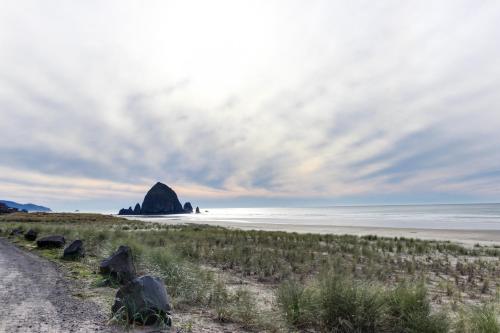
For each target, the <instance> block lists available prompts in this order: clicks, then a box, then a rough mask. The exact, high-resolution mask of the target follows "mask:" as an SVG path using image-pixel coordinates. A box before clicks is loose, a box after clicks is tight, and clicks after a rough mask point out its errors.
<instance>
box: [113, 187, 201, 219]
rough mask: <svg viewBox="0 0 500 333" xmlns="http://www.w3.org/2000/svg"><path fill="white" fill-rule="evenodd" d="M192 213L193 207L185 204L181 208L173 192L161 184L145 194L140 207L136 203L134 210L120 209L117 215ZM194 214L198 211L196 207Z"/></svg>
mask: <svg viewBox="0 0 500 333" xmlns="http://www.w3.org/2000/svg"><path fill="white" fill-rule="evenodd" d="M192 212H193V206H192V205H191V203H190V202H186V203H185V204H184V206H182V204H181V202H180V201H179V198H178V197H177V194H176V193H175V191H174V190H172V189H171V188H170V187H168V186H167V185H165V184H163V183H160V182H158V183H156V184H155V185H154V186H153V187H152V188H151V189H150V190H149V191H148V193H146V196H145V197H144V200H143V202H142V205H140V204H139V203H137V204H136V205H135V206H134V208H132V206H130V207H129V208H122V209H120V211H119V212H118V215H167V214H189V213H192ZM196 212H197V213H199V212H200V210H199V208H198V207H196Z"/></svg>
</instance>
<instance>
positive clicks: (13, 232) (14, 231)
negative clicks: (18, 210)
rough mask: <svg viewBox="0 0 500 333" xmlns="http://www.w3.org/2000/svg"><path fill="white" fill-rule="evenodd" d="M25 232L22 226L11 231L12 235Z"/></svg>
mask: <svg viewBox="0 0 500 333" xmlns="http://www.w3.org/2000/svg"><path fill="white" fill-rule="evenodd" d="M22 234H23V229H22V228H14V229H12V230H11V231H10V235H11V236H19V235H22Z"/></svg>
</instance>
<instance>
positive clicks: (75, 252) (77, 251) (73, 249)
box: [63, 239, 85, 260]
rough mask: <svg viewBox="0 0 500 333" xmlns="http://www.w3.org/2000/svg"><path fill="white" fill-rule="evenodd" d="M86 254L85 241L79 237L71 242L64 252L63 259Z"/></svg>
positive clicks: (76, 257)
mask: <svg viewBox="0 0 500 333" xmlns="http://www.w3.org/2000/svg"><path fill="white" fill-rule="evenodd" d="M84 256H85V248H84V247H83V242H82V241H81V240H79V239H77V240H75V241H73V242H72V243H71V244H69V245H68V246H67V247H66V248H65V249H64V253H63V259H70V260H71V259H78V258H83V257H84Z"/></svg>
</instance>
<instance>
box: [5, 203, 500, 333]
mask: <svg viewBox="0 0 500 333" xmlns="http://www.w3.org/2000/svg"><path fill="white" fill-rule="evenodd" d="M17 227H20V228H22V229H23V230H24V231H27V230H28V229H34V230H37V231H38V232H39V235H40V236H45V235H49V234H62V235H64V236H65V237H66V238H67V239H68V240H74V239H82V240H84V243H85V247H86V252H87V256H86V258H85V259H84V260H82V261H81V262H79V263H78V265H80V267H79V268H78V270H79V271H81V272H85V271H86V273H82V274H81V275H80V276H85V277H92V276H94V277H95V278H96V279H98V275H93V274H91V272H93V271H97V266H98V263H99V261H100V260H102V259H103V258H105V257H106V256H108V255H110V254H111V253H112V252H113V251H115V250H116V248H117V247H118V246H119V245H128V246H130V247H131V248H132V252H133V254H134V259H135V262H136V265H137V269H138V271H139V272H140V273H151V274H154V275H157V276H160V277H162V278H163V280H164V281H165V284H166V286H167V289H168V291H169V294H171V296H172V298H173V304H174V309H175V311H190V310H192V309H204V311H210V312H211V313H212V314H213V318H214V320H218V321H220V322H237V323H240V324H241V326H242V327H243V328H245V329H249V330H256V331H284V332H285V331H289V330H299V331H301V330H312V331H318V332H430V333H432V332H448V331H450V332H473V331H474V330H476V331H477V327H483V326H484V327H486V326H485V325H489V326H488V327H495V325H496V327H497V328H498V324H497V323H496V315H497V312H496V307H492V306H489V305H485V306H482V305H481V306H477V307H474V308H469V307H466V308H465V310H464V309H463V307H462V306H461V304H462V303H464V302H465V301H467V300H474V302H476V303H478V304H490V303H492V302H494V301H495V300H496V299H497V298H498V297H497V293H496V290H497V288H498V281H499V276H500V273H499V272H500V261H499V259H498V257H499V256H500V249H497V248H495V247H484V246H475V247H472V248H466V247H463V246H460V245H458V244H454V243H450V242H433V241H423V240H416V239H410V238H381V237H377V236H365V237H356V236H349V235H316V234H296V233H285V232H266V231H242V230H234V229H227V228H221V227H214V226H204V225H162V224H157V223H145V222H140V221H132V220H127V219H123V218H117V217H112V216H105V215H99V214H42V213H40V214H21V213H19V214H10V215H4V216H0V230H1V234H2V235H3V236H7V235H8V234H9V232H10V230H11V229H13V228H17ZM12 239H13V240H17V241H19V242H24V241H23V240H22V237H17V238H16V237H14V238H12ZM45 252H47V251H45ZM45 252H43V254H44V255H47V254H48V252H47V253H45ZM56 252H57V251H56ZM50 255H51V257H52V259H56V258H58V256H60V253H59V254H58V253H51V254H50ZM68 265H75V263H71V264H70V263H68ZM227 275H229V276H232V277H234V278H236V279H241V280H242V281H244V280H248V281H254V283H256V284H257V285H259V284H260V285H262V286H267V287H269V288H271V289H273V290H275V300H274V303H273V304H274V305H273V306H272V307H270V308H269V307H263V306H262V304H260V303H259V302H260V300H259V298H258V297H256V296H258V290H257V291H255V290H250V289H248V288H246V287H245V286H244V285H242V286H241V287H234V286H230V285H228V283H227V281H226V279H225V278H224V276H227ZM95 284H98V281H97V282H95ZM256 292H257V295H256ZM460 309H461V310H460ZM473 323H477V324H473ZM473 325H476V326H473ZM478 325H479V326H478ZM480 325H483V326H480ZM481 329H483V328H481ZM483 331H484V332H490V331H491V330H485V329H483ZM491 332H496V331H491Z"/></svg>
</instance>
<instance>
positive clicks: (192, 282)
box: [146, 249, 215, 306]
mask: <svg viewBox="0 0 500 333" xmlns="http://www.w3.org/2000/svg"><path fill="white" fill-rule="evenodd" d="M146 260H147V261H148V263H149V264H150V265H151V267H152V269H153V270H155V271H157V273H158V274H159V275H160V276H161V277H162V278H163V280H164V281H165V284H166V286H167V289H168V291H169V292H170V293H171V294H172V296H174V298H175V299H176V303H177V305H179V306H183V305H193V304H198V305H202V304H207V303H208V301H209V299H210V291H211V290H213V285H214V283H215V280H214V277H213V273H211V272H210V271H207V270H203V269H201V268H199V267H198V266H196V265H193V264H191V263H190V262H187V261H185V260H182V259H180V258H179V257H177V256H176V255H174V254H172V253H170V252H169V251H167V250H166V249H152V250H150V251H149V253H148V258H147V259H146Z"/></svg>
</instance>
